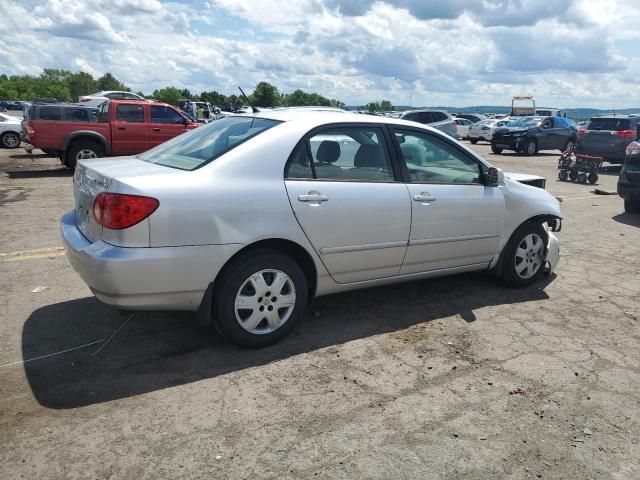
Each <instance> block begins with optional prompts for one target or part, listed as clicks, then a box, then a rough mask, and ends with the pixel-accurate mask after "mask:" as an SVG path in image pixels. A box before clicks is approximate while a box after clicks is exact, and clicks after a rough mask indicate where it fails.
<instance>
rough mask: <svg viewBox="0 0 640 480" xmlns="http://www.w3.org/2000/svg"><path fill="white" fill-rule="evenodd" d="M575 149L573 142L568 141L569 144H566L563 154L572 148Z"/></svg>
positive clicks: (562, 150)
mask: <svg viewBox="0 0 640 480" xmlns="http://www.w3.org/2000/svg"><path fill="white" fill-rule="evenodd" d="M572 147H573V140H567V143H565V144H564V148H563V149H561V150H560V151H561V152H566V151H567V150H569V149H570V148H572Z"/></svg>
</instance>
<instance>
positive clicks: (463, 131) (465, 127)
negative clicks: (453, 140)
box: [453, 118, 473, 138]
mask: <svg viewBox="0 0 640 480" xmlns="http://www.w3.org/2000/svg"><path fill="white" fill-rule="evenodd" d="M453 121H454V122H456V129H457V131H458V137H459V138H468V137H469V127H471V125H473V122H472V121H471V120H467V119H466V118H454V119H453Z"/></svg>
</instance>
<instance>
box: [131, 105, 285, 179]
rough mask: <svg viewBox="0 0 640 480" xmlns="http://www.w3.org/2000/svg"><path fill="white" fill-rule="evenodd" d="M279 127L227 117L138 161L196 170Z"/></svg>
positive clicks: (186, 135) (144, 155) (254, 119)
mask: <svg viewBox="0 0 640 480" xmlns="http://www.w3.org/2000/svg"><path fill="white" fill-rule="evenodd" d="M279 123H280V122H279V121H277V120H268V119H264V118H253V117H227V118H223V119H221V120H216V121H215V122H213V123H209V124H207V125H205V126H202V127H198V128H196V129H194V130H192V131H190V132H188V133H185V134H183V135H180V136H178V137H176V138H174V139H172V140H169V141H168V142H165V143H163V144H161V145H158V146H157V147H156V148H154V149H152V150H149V151H148V152H146V153H143V154H142V155H140V156H139V157H138V158H139V159H140V160H144V161H145V162H149V163H156V164H158V165H164V166H165V167H172V168H178V169H180V170H195V169H196V168H200V167H202V166H203V165H206V164H207V163H209V162H212V161H213V160H215V159H216V158H218V157H220V156H221V155H223V154H225V153H227V152H228V151H230V150H232V149H234V148H235V147H237V146H238V145H240V144H241V143H244V142H246V141H247V140H249V139H250V138H253V137H255V136H256V135H259V134H261V133H262V132H264V131H265V130H268V129H269V128H271V127H273V126H275V125H277V124H279Z"/></svg>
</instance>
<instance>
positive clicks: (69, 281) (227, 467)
mask: <svg viewBox="0 0 640 480" xmlns="http://www.w3.org/2000/svg"><path fill="white" fill-rule="evenodd" d="M473 148H475V149H476V150H477V151H479V152H481V153H482V154H483V155H484V156H485V157H486V158H488V159H489V160H490V161H491V162H492V163H493V164H494V165H496V166H499V167H502V168H504V169H505V170H510V171H520V172H527V173H536V174H540V175H543V176H545V177H547V179H548V182H547V189H548V190H550V191H551V192H552V193H553V194H554V195H556V196H558V197H560V198H562V200H563V210H564V214H565V217H566V219H565V222H564V227H563V231H562V232H560V233H559V234H558V236H559V238H560V240H561V260H560V264H559V265H558V268H557V270H556V273H555V275H553V276H551V277H550V278H548V279H546V280H544V281H542V282H541V283H539V284H537V285H535V286H533V287H531V288H528V289H524V290H510V289H507V288H505V287H503V286H501V285H500V284H499V283H498V282H496V281H495V280H493V279H492V278H490V277H488V276H486V275H484V274H473V275H463V276H453V277H446V278H441V279H433V280H427V281H418V282H413V283H406V284H401V285H394V286H388V287H382V288H375V289H370V290H362V291H357V292H352V293H347V294H341V295H334V296H329V297H323V298H320V299H317V300H316V301H315V302H314V304H313V305H312V306H311V307H310V309H309V312H308V314H307V317H306V320H305V322H304V323H303V324H302V325H301V326H300V328H298V329H297V330H296V331H295V332H294V333H293V335H291V336H290V337H289V338H287V339H286V340H285V341H283V342H281V343H280V344H278V345H275V346H273V347H270V348H267V349H263V350H259V351H247V350H241V349H238V348H236V347H233V346H231V345H228V344H227V343H225V342H223V341H222V340H221V339H220V338H219V337H218V336H217V335H216V334H215V333H213V332H211V331H209V330H206V329H204V328H202V327H200V326H198V325H197V324H196V323H195V322H194V321H193V320H192V319H191V317H190V316H189V315H187V314H183V313H164V312H141V313H136V314H135V315H134V316H133V317H131V319H130V320H129V322H128V323H127V324H126V325H125V326H124V328H122V330H121V331H120V333H119V334H118V335H117V336H116V337H115V338H113V340H111V341H110V342H109V343H108V344H106V345H105V342H104V340H106V339H108V338H109V337H110V336H111V335H112V334H113V333H114V332H115V331H116V330H117V329H118V328H119V327H120V326H121V325H122V324H123V323H124V322H125V321H126V320H127V319H128V318H129V314H127V313H121V312H117V311H115V310H113V309H111V308H109V307H106V306H104V305H101V304H100V303H99V302H97V301H96V300H95V299H94V298H93V297H92V295H91V293H90V291H89V290H88V288H87V287H86V286H85V285H84V284H83V283H82V281H81V280H80V278H79V277H78V276H77V275H76V274H75V273H74V272H73V270H72V269H71V267H70V266H69V265H68V263H67V261H66V259H65V257H64V255H63V254H62V253H63V252H62V251H61V250H60V248H59V247H60V246H61V242H60V239H59V234H58V224H57V222H58V220H59V218H60V216H61V215H62V214H63V213H64V212H65V211H67V210H69V209H70V208H72V189H71V181H72V177H71V174H70V172H68V171H66V170H65V169H63V168H62V167H60V165H59V164H58V163H57V161H56V160H54V159H51V158H46V157H44V156H42V155H34V156H33V157H30V156H28V155H25V153H24V151H22V150H21V149H17V150H0V245H1V247H0V382H1V385H2V395H1V396H0V478H7V479H9V478H11V479H17V478H26V479H35V478H38V479H131V478H136V479H139V480H142V479H158V478H186V479H200V478H207V479H212V478H213V479H217V478H220V479H231V478H233V479H236V478H237V479H249V478H250V479H271V478H273V479H294V478H295V479H297V478H332V479H341V478H344V479H354V478H372V479H389V478H394V479H414V478H420V479H432V478H433V479H436V478H446V479H523V478H533V479H536V478H546V479H581V480H584V479H620V480H622V479H624V480H628V479H633V478H640V460H639V459H640V394H639V389H640V300H639V298H638V297H639V295H638V294H639V293H640V247H639V245H640V242H639V241H638V240H639V238H640V216H638V215H631V214H625V213H623V206H622V201H621V199H620V198H618V197H617V196H616V195H610V196H608V195H605V196H600V195H594V194H593V193H592V191H593V189H594V187H593V186H590V185H578V184H574V183H561V182H559V181H557V180H556V174H557V170H556V161H557V158H558V154H557V153H555V152H548V153H545V154H542V155H539V156H536V157H521V156H516V155H501V156H495V155H492V154H490V153H489V148H488V146H487V145H486V144H485V145H476V146H473ZM616 179H617V171H616V169H611V170H610V171H608V172H606V173H605V174H603V175H602V176H601V179H600V184H599V185H598V188H601V189H603V190H606V191H615V183H616ZM37 287H46V288H44V289H42V288H41V289H38V288H37ZM32 290H40V291H36V292H32ZM96 342H97V343H96ZM87 344H90V345H88V346H86V345H87ZM76 347H80V348H76ZM100 347H102V349H101V350H100V351H98V349H99V348H100ZM61 351H66V353H61V354H55V353H57V352H61ZM96 352H97V353H96ZM51 354H55V355H51ZM40 357H43V358H40ZM23 361H26V362H25V363H22V362H23ZM16 362H17V363H16Z"/></svg>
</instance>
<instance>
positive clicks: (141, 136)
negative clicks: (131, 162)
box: [111, 103, 149, 155]
mask: <svg viewBox="0 0 640 480" xmlns="http://www.w3.org/2000/svg"><path fill="white" fill-rule="evenodd" d="M115 107H116V114H115V118H114V120H113V121H112V122H111V150H112V153H113V154H114V155H128V154H135V153H140V152H144V151H145V150H148V149H149V124H148V122H146V121H145V112H144V106H143V105H141V104H130V103H119V104H116V105H115Z"/></svg>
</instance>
